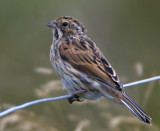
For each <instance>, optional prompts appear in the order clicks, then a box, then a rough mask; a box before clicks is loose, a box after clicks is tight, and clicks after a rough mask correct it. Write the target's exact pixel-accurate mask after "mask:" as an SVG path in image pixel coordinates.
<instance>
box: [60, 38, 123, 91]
mask: <svg viewBox="0 0 160 131" xmlns="http://www.w3.org/2000/svg"><path fill="white" fill-rule="evenodd" d="M59 50H60V55H61V58H62V59H63V60H64V61H66V62H68V63H70V64H71V65H72V66H73V67H74V68H76V69H77V70H79V71H81V72H83V73H85V74H87V75H88V76H89V77H91V78H93V79H95V80H98V81H101V82H103V83H105V84H109V85H110V86H111V87H115V88H116V89H118V90H121V89H122V84H121V82H120V80H119V78H118V76H117V75H116V73H115V71H114V69H113V68H112V66H111V65H110V63H109V62H108V61H107V59H106V58H105V57H104V56H103V54H102V53H101V51H100V50H99V49H98V47H97V46H96V45H95V43H94V42H92V41H91V40H90V39H88V38H72V39H65V40H62V41H61V44H60V47H59Z"/></svg>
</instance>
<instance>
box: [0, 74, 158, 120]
mask: <svg viewBox="0 0 160 131" xmlns="http://www.w3.org/2000/svg"><path fill="white" fill-rule="evenodd" d="M159 79H160V76H155V77H152V78H148V79H144V80H140V81H136V82H132V83H128V84H124V85H123V87H124V88H127V87H130V86H134V85H139V84H143V83H147V82H151V81H155V80H159ZM81 93H82V91H80V92H76V94H81ZM72 97H73V95H72V94H69V95H65V96H58V97H53V98H45V99H39V100H35V101H31V102H27V103H24V104H22V105H19V106H15V107H11V108H9V109H6V110H4V111H2V112H0V118H1V117H4V116H6V115H8V114H10V113H12V112H14V111H16V110H21V109H24V108H26V107H29V106H33V105H36V104H39V103H44V102H50V101H58V100H64V99H69V98H72Z"/></svg>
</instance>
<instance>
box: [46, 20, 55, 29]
mask: <svg viewBox="0 0 160 131" xmlns="http://www.w3.org/2000/svg"><path fill="white" fill-rule="evenodd" d="M47 26H49V27H52V28H53V27H56V25H55V23H54V21H50V22H48V23H47Z"/></svg>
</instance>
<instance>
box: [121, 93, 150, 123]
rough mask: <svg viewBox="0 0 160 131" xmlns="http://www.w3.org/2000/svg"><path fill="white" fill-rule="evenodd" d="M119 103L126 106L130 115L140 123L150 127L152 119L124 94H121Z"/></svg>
mask: <svg viewBox="0 0 160 131" xmlns="http://www.w3.org/2000/svg"><path fill="white" fill-rule="evenodd" d="M121 102H122V103H123V104H124V105H126V106H127V107H128V108H129V109H130V110H131V111H132V113H133V114H134V115H135V116H136V117H138V118H139V119H140V120H141V121H143V122H145V123H146V124H149V125H151V123H150V121H151V120H152V118H151V117H150V116H149V115H148V114H147V113H146V112H145V111H144V110H143V109H142V108H141V107H140V106H138V105H137V104H136V103H135V102H134V101H133V100H131V99H130V98H129V97H128V96H127V95H126V93H123V94H122V99H121Z"/></svg>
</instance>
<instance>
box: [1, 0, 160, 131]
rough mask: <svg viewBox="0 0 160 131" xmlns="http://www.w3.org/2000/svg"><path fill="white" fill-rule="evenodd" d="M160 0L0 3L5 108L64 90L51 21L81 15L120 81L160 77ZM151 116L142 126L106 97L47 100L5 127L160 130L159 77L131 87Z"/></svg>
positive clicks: (8, 0) (3, 125)
mask: <svg viewBox="0 0 160 131" xmlns="http://www.w3.org/2000/svg"><path fill="white" fill-rule="evenodd" d="M159 5H160V2H159V1H155V0H153V1H149V0H147V1H143V2H142V1H126V0H121V1H118V0H116V1H106V0H94V1H91V0H88V1H86V0H81V1H78V0H77V1H76V0H68V1H65V0H45V1H44V0H34V1H30V0H28V1H24V0H12V1H11V0H0V110H3V109H6V108H8V107H10V106H13V105H18V104H21V103H24V102H26V101H31V100H34V99H37V98H43V97H54V96H58V95H63V94H65V93H66V92H64V91H63V89H62V87H61V86H60V81H59V78H58V77H57V75H56V74H55V72H53V71H52V66H51V64H50V61H49V49H50V45H51V42H52V33H51V30H50V29H49V28H48V27H46V26H45V25H46V23H47V22H48V21H50V20H52V19H54V18H56V17H59V16H64V15H69V16H73V17H76V18H77V19H79V20H80V21H82V22H83V23H84V25H85V26H86V28H87V29H88V36H89V37H90V38H91V39H92V40H93V41H95V42H96V44H97V45H98V47H99V48H100V49H101V50H102V52H103V53H104V55H105V56H106V57H107V59H108V60H109V61H110V63H111V64H112V66H113V67H114V68H115V70H116V72H117V74H119V77H120V79H121V80H122V82H123V83H127V82H131V81H135V80H140V79H143V78H148V77H151V76H154V75H159V74H160V68H159V67H160V60H159V56H160V51H159V50H160V37H159V36H160V24H159V23H160V17H159V16H160V9H159ZM127 92H128V94H129V95H130V96H131V97H132V98H133V99H134V100H135V101H136V102H137V103H138V104H139V105H141V106H142V107H143V108H144V109H145V110H146V111H147V112H148V113H149V114H150V115H151V117H152V119H153V120H152V127H148V126H146V125H144V124H142V123H140V122H139V121H138V120H137V119H136V118H135V117H134V116H133V115H132V114H131V113H130V112H129V111H128V110H127V109H126V108H125V107H123V106H122V105H119V104H116V103H113V102H112V101H109V100H102V101H100V102H92V101H85V102H83V103H74V104H73V105H69V104H68V103H67V101H61V102H54V103H52V102H51V103H44V104H40V105H37V106H34V107H30V108H28V109H25V110H22V111H18V112H16V113H13V114H11V115H8V116H7V117H5V118H2V119H0V130H2V131H10V130H12V131H14V130H15V131H17V130H24V131H25V130H26V131H28V130H30V131H32V130H34V131H35V130H37V131H38V130H39V129H41V130H48V131H50V130H52V131H66V130H68V131H70V130H75V131H81V130H84V131H85V130H86V131H90V130H92V131H94V130H95V131H97V130H99V131H104V130H117V131H121V130H123V131H124V130H128V129H130V130H153V131H156V130H160V124H159V123H160V117H159V116H160V111H159V109H160V104H159V102H158V100H159V92H160V85H159V83H158V82H155V83H150V84H144V85H139V86H138V87H134V88H130V89H129V88H128V89H127Z"/></svg>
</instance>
